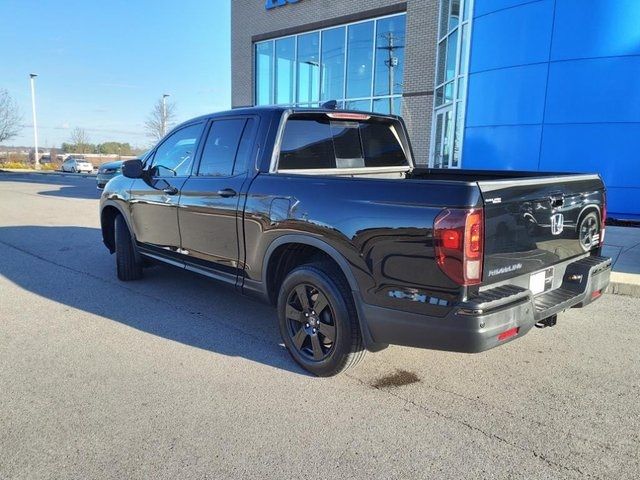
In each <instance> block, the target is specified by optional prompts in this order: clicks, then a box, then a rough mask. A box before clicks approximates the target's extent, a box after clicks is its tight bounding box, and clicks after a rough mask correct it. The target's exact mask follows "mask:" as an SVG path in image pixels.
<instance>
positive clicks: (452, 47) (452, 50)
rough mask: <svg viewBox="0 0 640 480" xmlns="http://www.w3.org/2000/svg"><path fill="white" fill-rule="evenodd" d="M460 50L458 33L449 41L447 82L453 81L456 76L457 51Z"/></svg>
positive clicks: (452, 35)
mask: <svg viewBox="0 0 640 480" xmlns="http://www.w3.org/2000/svg"><path fill="white" fill-rule="evenodd" d="M457 49H458V31H457V30H456V31H455V32H453V33H452V34H451V35H449V38H448V39H447V69H446V75H445V80H451V79H452V78H453V77H454V76H455V74H456V51H457Z"/></svg>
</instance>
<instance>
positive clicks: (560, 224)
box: [551, 213, 564, 235]
mask: <svg viewBox="0 0 640 480" xmlns="http://www.w3.org/2000/svg"><path fill="white" fill-rule="evenodd" d="M562 230H564V215H562V214H561V213H556V214H554V215H551V233H552V234H553V235H560V234H561V233H562Z"/></svg>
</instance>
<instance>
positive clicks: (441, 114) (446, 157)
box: [432, 105, 453, 168]
mask: <svg viewBox="0 0 640 480" xmlns="http://www.w3.org/2000/svg"><path fill="white" fill-rule="evenodd" d="M435 120H436V125H435V135H434V146H433V149H434V150H433V160H432V161H433V168H450V167H451V151H452V144H453V106H452V105H449V106H447V107H443V108H441V109H439V110H438V111H437V112H436V119H435Z"/></svg>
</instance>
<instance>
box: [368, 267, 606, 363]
mask: <svg viewBox="0 0 640 480" xmlns="http://www.w3.org/2000/svg"><path fill="white" fill-rule="evenodd" d="M610 273H611V259H610V258H605V257H585V258H582V259H580V260H578V261H576V262H573V263H570V264H569V265H568V266H567V269H566V271H565V274H564V278H563V282H562V285H561V286H560V288H557V289H555V290H551V291H549V292H547V293H543V294H540V295H537V296H535V297H534V296H533V295H532V294H531V291H530V290H528V289H524V288H522V287H518V286H514V285H503V286H500V287H496V288H494V289H491V290H486V291H484V292H482V293H481V294H480V295H479V296H478V297H476V298H473V299H470V300H469V301H467V302H464V303H460V304H458V305H457V306H456V307H455V308H454V309H452V311H451V312H450V313H449V314H448V315H447V316H445V317H429V316H425V315H419V314H415V313H408V312H402V311H399V310H392V309H389V308H383V307H378V306H374V305H368V304H364V303H360V305H359V308H358V310H359V313H360V315H361V319H364V322H363V323H365V324H366V327H367V330H368V332H366V337H367V338H369V339H370V340H371V341H372V342H373V343H374V344H394V345H406V346H411V347H418V348H429V349H434V350H448V351H453V352H466V353H476V352H482V351H484V350H489V349H490V348H493V347H497V346H498V345H502V344H504V343H507V342H509V341H511V340H514V339H516V338H519V337H522V336H523V335H525V334H526V333H527V332H528V331H529V330H531V328H532V327H533V326H534V325H535V324H536V322H539V321H541V320H543V319H545V318H547V317H551V316H553V315H556V314H557V313H559V312H561V311H563V310H566V309H567V308H572V307H583V306H585V305H588V304H589V303H591V302H593V301H595V300H596V299H597V298H598V297H599V296H600V294H601V293H602V292H603V291H604V289H605V288H606V287H607V285H608V284H609V276H610ZM513 329H517V333H516V334H515V335H513V336H510V337H508V338H504V339H501V338H499V336H500V335H501V334H503V333H504V332H507V331H510V330H513Z"/></svg>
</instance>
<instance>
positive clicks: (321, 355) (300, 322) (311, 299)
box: [285, 283, 336, 361]
mask: <svg viewBox="0 0 640 480" xmlns="http://www.w3.org/2000/svg"><path fill="white" fill-rule="evenodd" d="M285 315H286V317H287V327H288V329H289V335H290V337H291V339H292V341H293V344H294V345H295V347H296V348H297V349H298V351H299V352H300V353H301V354H302V355H304V356H305V357H307V358H308V359H309V360H314V361H321V360H324V359H326V358H327V357H328V356H329V355H330V354H331V349H332V348H333V346H334V343H335V340H336V325H335V316H334V314H333V312H332V311H331V307H330V306H329V301H328V300H327V296H326V295H325V294H324V293H322V292H321V291H320V290H319V289H318V288H317V287H314V286H313V285H308V284H304V283H301V284H299V285H298V286H297V287H296V288H294V289H293V290H291V293H289V298H288V299H287V307H286V311H285Z"/></svg>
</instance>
